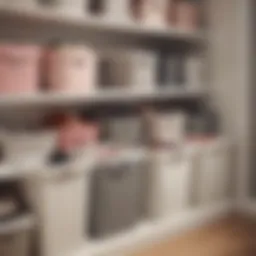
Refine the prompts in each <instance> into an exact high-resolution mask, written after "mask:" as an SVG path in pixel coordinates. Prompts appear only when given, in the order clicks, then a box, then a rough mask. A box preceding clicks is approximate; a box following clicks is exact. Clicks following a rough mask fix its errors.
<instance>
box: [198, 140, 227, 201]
mask: <svg viewBox="0 0 256 256" xmlns="http://www.w3.org/2000/svg"><path fill="white" fill-rule="evenodd" d="M229 150H230V147H229V145H228V143H227V142H225V140H223V139H216V140H214V141H210V142H205V143H204V144H202V148H201V153H200V163H199V172H200V173H199V179H198V184H197V186H196V187H197V189H198V190H197V198H198V203H199V204H212V203H217V202H221V201H225V200H226V199H227V197H228V192H229V188H230V163H229V161H230V160H229V154H230V152H229Z"/></svg>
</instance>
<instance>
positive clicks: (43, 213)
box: [28, 159, 92, 256]
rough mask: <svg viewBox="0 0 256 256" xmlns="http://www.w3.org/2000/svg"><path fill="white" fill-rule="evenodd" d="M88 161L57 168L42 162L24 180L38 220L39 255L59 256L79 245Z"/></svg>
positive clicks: (84, 227) (86, 188)
mask: <svg viewBox="0 0 256 256" xmlns="http://www.w3.org/2000/svg"><path fill="white" fill-rule="evenodd" d="M89 162H90V163H89ZM91 163H92V162H91V161H90V160H88V161H86V159H85V160H83V161H82V160H81V161H73V162H70V163H69V164H64V165H63V166H61V167H54V166H47V165H45V166H44V167H41V168H40V169H39V170H38V172H37V173H36V172H34V173H35V174H34V175H33V177H30V178H29V179H28V185H29V186H28V187H29V191H28V193H29V196H30V199H31V202H32V205H33V206H34V210H35V212H36V213H37V215H38V217H39V221H40V223H39V224H40V230H39V233H40V252H41V255H42V256H62V255H65V254H67V253H69V252H72V251H73V250H75V249H76V248H78V247H79V246H81V245H82V244H83V242H84V237H85V231H86V229H87V228H86V220H87V219H88V216H87V214H88V213H87V212H88V211H87V203H88V191H89V187H88V186H89V182H88V179H89V178H88V176H87V175H88V174H89V173H90V172H89V170H90V164H91Z"/></svg>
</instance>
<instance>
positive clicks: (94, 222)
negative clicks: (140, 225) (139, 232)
mask: <svg viewBox="0 0 256 256" xmlns="http://www.w3.org/2000/svg"><path fill="white" fill-rule="evenodd" d="M141 175H142V169H141V167H140V165H139V164H138V163H134V162H133V163H132V162H126V161H124V162H122V163H111V164H110V163H108V164H107V165H105V166H104V165H101V166H99V167H98V168H97V169H96V170H95V171H94V175H93V179H92V192H91V195H92V198H91V202H92V204H91V219H90V223H91V227H90V233H91V235H92V236H93V237H95V238H100V237H104V236H107V235H113V234H115V233H118V232H121V231H123V230H125V229H127V228H129V227H132V226H133V225H135V224H136V223H137V222H138V220H139V219H140V218H141V214H142V205H141V204H142V193H141V192H142V191H141V189H142V186H141V185H142V177H141Z"/></svg>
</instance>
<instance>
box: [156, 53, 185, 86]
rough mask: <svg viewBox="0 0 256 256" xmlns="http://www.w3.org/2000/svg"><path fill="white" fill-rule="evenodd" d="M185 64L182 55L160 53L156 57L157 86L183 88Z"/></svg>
mask: <svg viewBox="0 0 256 256" xmlns="http://www.w3.org/2000/svg"><path fill="white" fill-rule="evenodd" d="M185 72H186V63H185V57H184V56H183V55H182V54H168V53H160V54H159V57H158V67H157V74H158V85H159V86H161V87H178V88H179V87H183V86H184V85H185V83H186V73H185Z"/></svg>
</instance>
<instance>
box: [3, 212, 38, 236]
mask: <svg viewBox="0 0 256 256" xmlns="http://www.w3.org/2000/svg"><path fill="white" fill-rule="evenodd" d="M33 225H34V218H33V216H32V215H29V214H28V215H23V216H20V217H18V218H15V219H13V220H10V221H6V222H3V223H1V222H0V235H8V234H12V233H15V232H19V231H23V230H28V229H31V228H32V227H33Z"/></svg>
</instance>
